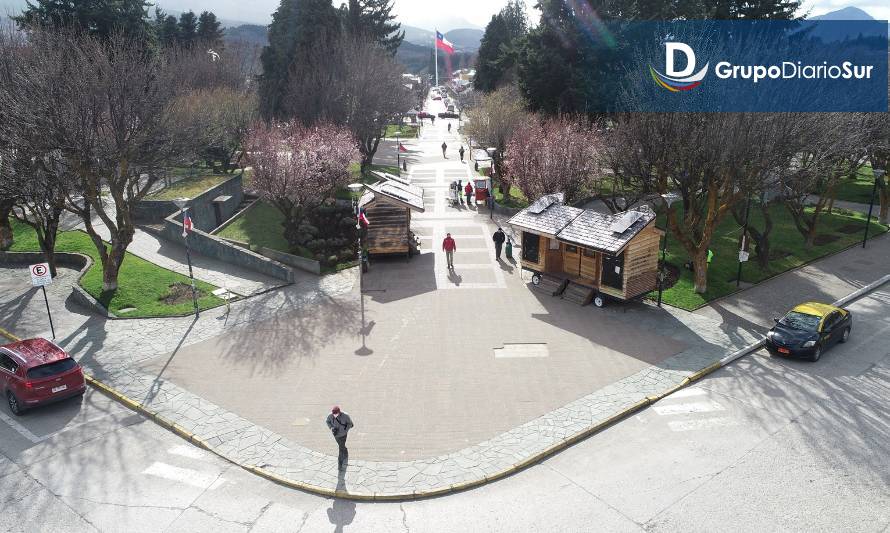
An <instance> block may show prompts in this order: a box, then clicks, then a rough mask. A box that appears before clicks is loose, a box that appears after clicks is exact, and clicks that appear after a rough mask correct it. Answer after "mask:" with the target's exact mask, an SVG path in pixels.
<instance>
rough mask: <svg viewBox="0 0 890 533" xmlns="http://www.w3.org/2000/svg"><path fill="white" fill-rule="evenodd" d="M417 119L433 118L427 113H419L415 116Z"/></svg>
mask: <svg viewBox="0 0 890 533" xmlns="http://www.w3.org/2000/svg"><path fill="white" fill-rule="evenodd" d="M417 118H420V119H424V118H433V114H432V113H427V112H426V111H421V112H420V113H418V114H417Z"/></svg>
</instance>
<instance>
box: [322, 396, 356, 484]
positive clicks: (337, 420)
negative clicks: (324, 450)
mask: <svg viewBox="0 0 890 533" xmlns="http://www.w3.org/2000/svg"><path fill="white" fill-rule="evenodd" d="M325 423H326V424H327V425H328V429H330V430H331V434H333V435H334V440H335V441H337V448H338V452H337V467H338V468H339V469H340V470H343V469H344V468H346V462H347V461H349V450H347V449H346V435H347V434H349V430H350V429H352V426H353V423H352V418H350V417H349V415H348V414H346V413H344V412H343V411H341V410H340V407H339V406H336V405H335V406H334V408H333V409H331V414H329V415H328V418H327V420H325Z"/></svg>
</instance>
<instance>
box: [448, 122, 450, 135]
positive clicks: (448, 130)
mask: <svg viewBox="0 0 890 533" xmlns="http://www.w3.org/2000/svg"><path fill="white" fill-rule="evenodd" d="M448 133H451V123H450V122H449V123H448Z"/></svg>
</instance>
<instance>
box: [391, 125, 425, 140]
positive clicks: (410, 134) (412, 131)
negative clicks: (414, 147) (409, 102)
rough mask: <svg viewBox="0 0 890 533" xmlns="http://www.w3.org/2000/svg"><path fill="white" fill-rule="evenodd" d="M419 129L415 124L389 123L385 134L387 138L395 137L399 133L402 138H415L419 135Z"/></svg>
mask: <svg viewBox="0 0 890 533" xmlns="http://www.w3.org/2000/svg"><path fill="white" fill-rule="evenodd" d="M419 130H420V128H419V126H416V125H413V124H402V125H401V126H400V125H398V124H387V126H386V133H385V135H384V136H385V137H386V138H387V139H395V138H396V135H397V134H398V136H399V137H401V138H402V139H413V138H415V137H417V132H418V131H419Z"/></svg>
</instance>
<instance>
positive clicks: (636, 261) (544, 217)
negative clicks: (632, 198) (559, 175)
mask: <svg viewBox="0 0 890 533" xmlns="http://www.w3.org/2000/svg"><path fill="white" fill-rule="evenodd" d="M562 200H563V195H562V194H549V195H546V196H544V197H542V198H540V199H538V200H537V201H536V202H535V203H533V204H532V205H530V206H529V207H527V208H526V209H523V210H522V211H520V212H519V213H517V214H516V215H514V216H513V218H511V219H510V221H509V222H508V223H509V224H510V225H511V226H512V227H513V228H515V229H517V230H519V231H521V232H522V238H521V242H522V257H521V263H522V268H523V269H524V270H529V271H531V272H532V285H533V286H534V287H535V288H537V289H538V290H542V291H545V292H547V293H548V294H551V295H552V296H561V297H562V298H564V299H566V300H569V301H572V302H575V303H577V304H579V305H586V304H588V303H591V302H593V304H594V305H595V306H597V307H602V306H604V305H605V303H606V301H607V300H608V299H614V300H631V299H634V298H639V297H642V296H643V295H645V294H647V293H649V292H650V291H652V290H655V289H656V288H657V285H658V251H659V243H660V241H661V236H662V235H663V234H664V232H662V231H661V230H659V229H657V228H656V227H655V224H654V223H655V213H654V212H653V211H652V209H651V208H649V206H645V205H644V206H640V207H636V208H634V209H631V210H629V211H625V212H624V213H617V214H615V215H606V214H602V213H598V212H596V211H593V210H590V209H578V208H576V207H570V206H566V205H563V203H562Z"/></svg>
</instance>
